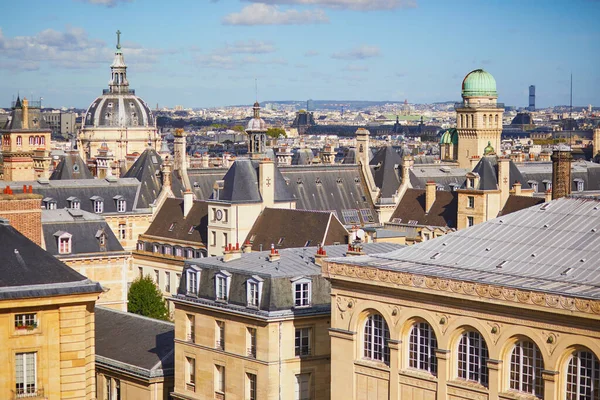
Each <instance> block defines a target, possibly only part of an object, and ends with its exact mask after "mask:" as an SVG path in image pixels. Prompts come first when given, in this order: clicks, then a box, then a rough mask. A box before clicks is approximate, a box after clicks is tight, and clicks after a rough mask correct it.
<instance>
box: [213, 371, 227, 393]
mask: <svg viewBox="0 0 600 400" xmlns="http://www.w3.org/2000/svg"><path fill="white" fill-rule="evenodd" d="M224 393H225V367H224V366H222V365H215V398H219V397H221V398H222V397H223V396H222V395H223V394H224ZM219 395H221V396H219Z"/></svg>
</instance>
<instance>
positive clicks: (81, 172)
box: [50, 151, 94, 180]
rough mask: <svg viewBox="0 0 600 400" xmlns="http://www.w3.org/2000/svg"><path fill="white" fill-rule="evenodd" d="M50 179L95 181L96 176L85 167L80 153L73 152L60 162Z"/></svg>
mask: <svg viewBox="0 0 600 400" xmlns="http://www.w3.org/2000/svg"><path fill="white" fill-rule="evenodd" d="M50 179H51V180H57V179H94V175H92V172H91V171H90V170H89V168H88V167H87V165H85V162H84V161H83V159H82V158H81V156H80V155H79V153H78V152H76V151H72V152H69V153H67V154H66V155H65V156H64V157H63V158H62V160H60V162H59V163H58V165H57V166H56V168H55V169H54V171H53V172H52V175H50Z"/></svg>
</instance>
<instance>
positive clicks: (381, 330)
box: [363, 314, 390, 364]
mask: <svg viewBox="0 0 600 400" xmlns="http://www.w3.org/2000/svg"><path fill="white" fill-rule="evenodd" d="M389 340H390V330H389V328H388V325H387V323H386V322H385V319H384V318H383V317H382V316H381V315H379V314H372V315H369V317H368V318H367V320H366V321H365V336H364V342H363V347H364V351H363V357H364V358H368V359H370V360H375V361H381V362H384V363H386V364H389V363H390V347H389V343H388V342H389Z"/></svg>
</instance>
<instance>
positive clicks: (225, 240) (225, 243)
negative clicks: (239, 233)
mask: <svg viewBox="0 0 600 400" xmlns="http://www.w3.org/2000/svg"><path fill="white" fill-rule="evenodd" d="M228 244H229V243H228V240H227V233H223V247H225V246H227V245H228Z"/></svg>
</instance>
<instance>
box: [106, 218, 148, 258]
mask: <svg viewBox="0 0 600 400" xmlns="http://www.w3.org/2000/svg"><path fill="white" fill-rule="evenodd" d="M104 219H105V220H106V222H107V223H108V226H110V229H112V231H113V233H114V234H115V236H116V237H117V239H118V240H119V242H120V243H121V246H123V249H125V250H134V249H135V247H136V244H137V240H138V238H139V236H140V235H143V234H144V233H145V232H146V231H147V230H148V227H150V223H151V222H152V213H148V214H119V215H104ZM120 224H125V227H126V231H125V238H124V239H123V238H121V237H120V236H119V225H120Z"/></svg>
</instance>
